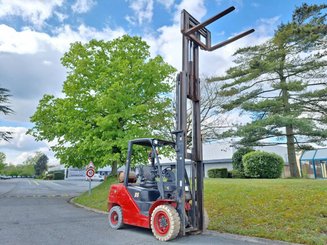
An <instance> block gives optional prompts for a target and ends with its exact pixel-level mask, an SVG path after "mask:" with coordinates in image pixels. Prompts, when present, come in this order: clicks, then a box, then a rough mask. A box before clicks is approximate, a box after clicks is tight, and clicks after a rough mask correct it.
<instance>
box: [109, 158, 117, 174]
mask: <svg viewBox="0 0 327 245" xmlns="http://www.w3.org/2000/svg"><path fill="white" fill-rule="evenodd" d="M110 175H111V176H117V161H114V162H113V163H112V164H111V173H110Z"/></svg>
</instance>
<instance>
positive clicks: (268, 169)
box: [243, 151, 284, 179]
mask: <svg viewBox="0 0 327 245" xmlns="http://www.w3.org/2000/svg"><path fill="white" fill-rule="evenodd" d="M243 165H244V174H245V176H246V177H250V178H267V179H276V178H279V177H280V176H281V174H282V171H283V166H284V160H283V158H282V157H281V156H279V155H277V154H275V153H269V152H264V151H255V152H250V153H247V154H246V155H245V156H244V157H243Z"/></svg>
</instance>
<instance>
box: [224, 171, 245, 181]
mask: <svg viewBox="0 0 327 245" xmlns="http://www.w3.org/2000/svg"><path fill="white" fill-rule="evenodd" d="M228 174H229V175H231V178H233V179H242V178H244V177H245V176H244V173H241V172H240V171H239V170H235V169H233V170H231V171H228Z"/></svg>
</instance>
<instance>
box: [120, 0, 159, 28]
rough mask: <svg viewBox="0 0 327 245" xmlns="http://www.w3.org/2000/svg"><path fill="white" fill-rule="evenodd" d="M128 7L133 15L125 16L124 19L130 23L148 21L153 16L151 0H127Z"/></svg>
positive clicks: (140, 23)
mask: <svg viewBox="0 0 327 245" xmlns="http://www.w3.org/2000/svg"><path fill="white" fill-rule="evenodd" d="M128 2H129V8H131V9H132V10H133V12H134V16H126V17H125V19H126V20H127V21H128V22H129V23H130V24H132V25H137V24H138V25H142V24H144V23H149V22H151V20H152V16H153V0H129V1H128Z"/></svg>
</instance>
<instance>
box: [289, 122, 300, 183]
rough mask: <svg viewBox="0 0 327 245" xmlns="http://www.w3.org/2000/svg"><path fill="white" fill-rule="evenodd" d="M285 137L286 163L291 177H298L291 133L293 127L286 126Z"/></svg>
mask: <svg viewBox="0 0 327 245" xmlns="http://www.w3.org/2000/svg"><path fill="white" fill-rule="evenodd" d="M286 135H287V136H286V138H287V157H288V164H289V166H290V173H291V177H300V173H299V169H298V165H297V162H296V154H295V143H294V135H293V127H292V126H287V127H286Z"/></svg>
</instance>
